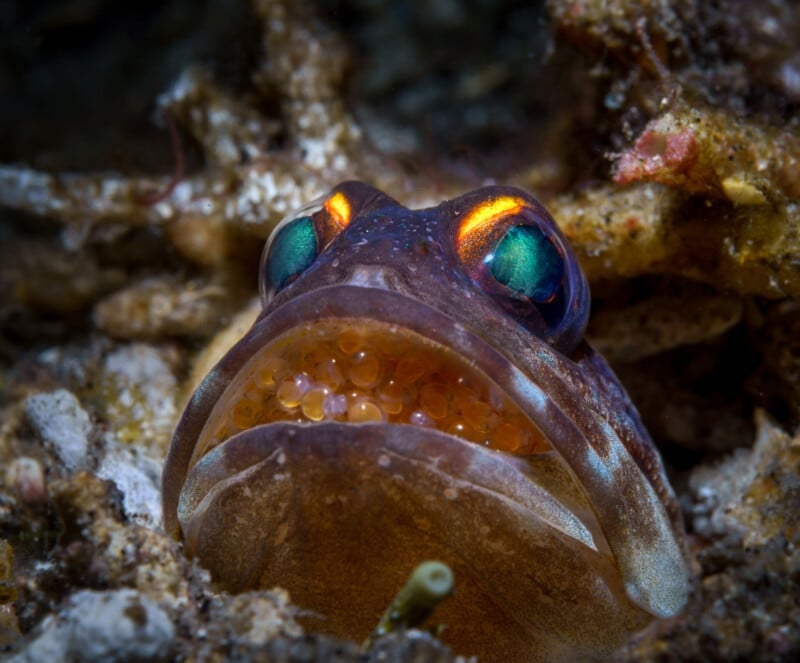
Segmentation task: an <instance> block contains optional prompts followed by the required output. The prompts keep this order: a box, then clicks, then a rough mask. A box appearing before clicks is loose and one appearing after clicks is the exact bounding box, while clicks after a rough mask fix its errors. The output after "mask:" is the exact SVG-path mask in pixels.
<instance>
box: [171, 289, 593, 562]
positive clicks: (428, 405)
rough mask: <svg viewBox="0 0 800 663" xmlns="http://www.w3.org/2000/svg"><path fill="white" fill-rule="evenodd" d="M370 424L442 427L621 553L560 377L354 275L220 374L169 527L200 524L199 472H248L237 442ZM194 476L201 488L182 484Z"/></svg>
mask: <svg viewBox="0 0 800 663" xmlns="http://www.w3.org/2000/svg"><path fill="white" fill-rule="evenodd" d="M532 343H535V341H532ZM542 343H543V342H542ZM544 381H545V382H546V380H544ZM565 421H566V422H567V423H566V425H565V424H564V422H565ZM356 428H362V429H365V428H366V429H368V430H369V431H370V433H369V436H370V439H371V440H372V441H373V442H372V443H373V444H374V445H375V447H376V448H381V445H384V446H386V444H387V440H389V439H391V440H393V444H394V445H395V447H396V449H397V450H398V452H399V450H400V446H398V445H401V446H402V442H401V441H402V440H406V441H407V442H406V447H408V448H411V447H413V446H418V445H421V444H423V442H422V441H423V440H430V441H432V442H431V443H432V444H435V445H436V448H437V449H439V450H440V451H442V452H443V453H445V451H444V450H446V449H450V451H448V452H446V453H452V454H458V455H460V456H462V457H464V458H470V459H471V460H470V461H469V463H470V464H471V465H472V466H474V467H473V469H474V468H475V467H480V468H482V469H481V470H480V472H481V473H483V474H485V475H487V476H488V475H491V476H500V475H503V476H505V477H506V478H505V479H503V481H502V482H500V483H498V485H497V486H496V489H497V490H498V491H500V492H502V491H503V490H504V489H503V488H502V486H503V485H509V477H510V475H509V474H508V473H509V472H510V473H511V474H513V475H514V476H515V477H516V479H515V481H518V482H519V486H518V487H519V494H520V495H522V493H524V492H525V491H526V490H527V489H526V488H525V486H535V488H536V490H535V492H536V494H537V495H538V497H537V498H536V499H535V500H533V501H531V500H529V499H528V498H525V499H522V498H520V499H522V502H525V505H522V502H520V501H519V500H517V499H516V498H513V497H512V498H511V500H512V501H513V502H517V503H518V504H519V505H520V506H521V507H522V508H523V509H524V510H530V508H531V505H532V504H533V503H534V502H536V501H538V502H539V504H540V505H541V504H545V503H547V504H549V505H550V506H548V507H547V508H546V509H544V510H543V511H542V514H545V512H547V513H555V512H559V513H561V514H562V515H560V516H558V517H557V518H554V519H551V518H549V517H545V519H546V520H549V521H550V524H551V525H552V526H553V527H554V528H556V529H558V530H560V531H561V532H562V533H563V534H567V535H568V536H569V537H570V538H573V539H577V540H579V541H580V542H581V543H583V544H584V545H585V546H586V547H587V548H589V549H591V550H593V551H595V553H596V552H600V553H601V554H603V555H607V554H608V546H607V542H606V540H605V537H604V536H603V534H602V529H601V527H600V526H599V524H598V522H597V519H596V515H595V514H594V511H593V508H592V507H591V502H590V500H589V499H588V497H587V494H586V492H585V490H584V488H583V487H582V485H581V482H580V480H579V479H578V478H577V477H576V476H575V473H574V472H573V471H572V470H571V468H570V466H569V463H568V462H567V461H566V460H565V459H564V458H563V454H562V453H561V452H560V449H559V447H560V446H563V445H575V444H580V443H581V442H582V439H581V438H580V437H578V436H579V435H580V432H579V431H578V430H577V429H575V427H574V426H572V425H571V424H570V422H569V419H568V417H566V416H565V415H564V413H563V412H562V411H561V410H560V408H559V407H557V406H556V405H555V404H554V403H553V402H551V399H550V398H549V396H548V394H547V392H546V390H545V389H544V388H543V387H541V386H539V385H538V384H537V383H536V382H535V381H534V380H532V379H531V378H530V377H528V375H527V374H526V373H525V372H524V371H523V370H522V369H520V368H519V367H518V366H517V365H516V364H515V363H514V362H513V361H512V360H511V359H510V358H508V357H507V356H505V355H504V354H503V353H502V352H501V351H500V350H498V349H497V348H496V347H495V346H494V345H492V344H491V343H489V342H488V341H487V340H485V339H484V338H483V337H482V336H481V335H479V334H478V333H476V332H474V331H472V330H470V329H468V328H467V327H466V326H465V325H463V324H461V323H460V322H458V321H456V320H454V319H453V318H452V317H450V316H449V315H447V314H445V313H443V312H441V311H439V310H437V309H435V308H433V307H431V306H429V305H428V304H425V303H423V302H420V301H418V300H416V299H413V298H411V297H408V296H406V295H404V294H402V293H397V292H392V291H388V290H384V289H382V288H375V287H364V286H353V285H334V286H328V287H325V288H321V289H319V290H316V291H314V292H311V293H308V294H304V295H300V296H298V297H296V298H293V299H291V300H289V301H288V302H286V303H285V304H283V305H282V306H280V307H279V308H277V309H275V310H272V311H267V312H266V313H265V314H264V315H263V316H262V317H261V318H260V319H259V320H258V321H257V322H256V324H255V325H254V327H253V328H252V329H251V331H250V332H249V333H248V334H247V335H246V336H245V337H244V338H243V339H242V340H241V341H240V342H239V343H238V344H237V345H236V346H235V347H234V348H233V349H232V350H231V351H230V352H229V353H228V355H226V357H225V358H224V359H223V360H222V361H221V362H220V364H218V365H217V367H216V368H215V369H214V370H213V371H212V372H211V373H210V375H209V376H208V378H207V379H206V381H205V382H204V384H203V385H201V387H200V388H199V389H198V390H197V392H196V393H195V396H194V397H193V400H192V402H191V403H190V404H189V406H188V407H187V409H186V411H185V413H184V416H183V418H182V420H181V422H180V424H179V426H178V428H177V430H176V432H175V437H174V442H173V446H172V448H171V450H170V457H169V458H168V461H167V466H168V468H169V474H170V477H171V479H170V481H166V480H165V482H164V486H163V489H164V504H165V525H166V527H167V528H168V529H170V530H171V531H177V530H178V529H182V530H183V531H184V535H185V534H186V526H187V524H188V522H189V520H190V519H191V518H192V517H193V512H194V510H195V508H196V507H198V506H199V503H200V501H202V499H203V494H204V493H205V492H206V490H207V489H209V488H210V483H208V482H207V481H206V480H202V481H200V483H199V484H198V483H197V482H196V479H197V478H198V477H199V476H200V474H202V471H201V468H202V467H206V468H210V467H211V466H212V465H213V464H214V463H217V462H219V463H222V464H223V465H228V466H229V468H230V469H231V470H232V469H233V465H236V467H237V469H236V470H235V471H236V472H239V471H245V469H246V468H245V466H241V465H239V463H238V461H237V462H236V463H233V464H231V457H232V454H233V453H234V451H233V450H234V449H238V450H240V451H236V452H235V453H236V454H239V455H240V456H242V457H244V456H245V455H247V456H250V457H251V458H252V456H251V455H250V454H249V453H248V454H244V452H243V451H241V450H242V449H243V448H244V447H245V446H250V447H253V446H254V445H256V442H255V441H256V440H257V439H258V438H262V439H266V438H270V439H272V438H273V436H274V435H275V431H287V430H291V431H293V432H292V436H293V439H294V442H295V444H296V445H299V444H300V441H302V444H304V445H310V446H314V445H324V444H325V435H322V434H321V433H322V432H323V431H325V430H330V431H333V430H335V431H337V432H336V433H335V435H336V436H341V435H344V436H345V437H346V436H347V432H346V431H347V430H350V431H354V430H355V429H356ZM359 435H361V433H359ZM359 439H361V438H359ZM275 444H278V442H277V441H276V442H275ZM256 446H257V445H256ZM423 446H424V445H423ZM226 449H227V450H228V451H227V452H226ZM265 453H266V451H265ZM226 454H227V455H226ZM465 454H466V455H465ZM223 461H224V462H223ZM434 462H438V461H435V460H434ZM443 466H444V465H443ZM220 467H221V466H220ZM461 467H462V469H463V467H464V465H462V466H461ZM220 471H221V470H220ZM228 471H229V470H225V472H223V473H222V474H224V473H227V472H228ZM461 471H462V470H461V469H460V470H454V472H456V473H457V472H461ZM222 474H220V475H218V477H221V476H222ZM166 475H167V471H165V476H166ZM189 475H191V476H189ZM212 475H216V470H214V471H210V473H209V474H208V475H207V477H210V476H212ZM192 477H194V479H192ZM184 482H188V483H191V484H193V486H194V487H193V488H191V489H187V490H184V491H183V494H181V492H182V487H183V488H186V486H184ZM200 484H202V485H203V486H204V487H202V488H201V485H200ZM512 492H513V491H512ZM179 503H180V504H179ZM538 510H539V509H538V508H537V509H534V511H538ZM178 511H179V512H180V515H179V516H177V518H176V517H175V516H174V515H173V514H176V512H178ZM542 514H539V515H540V516H541V515H542ZM545 515H546V514H545ZM567 521H569V522H568V523H567ZM179 523H180V524H179Z"/></svg>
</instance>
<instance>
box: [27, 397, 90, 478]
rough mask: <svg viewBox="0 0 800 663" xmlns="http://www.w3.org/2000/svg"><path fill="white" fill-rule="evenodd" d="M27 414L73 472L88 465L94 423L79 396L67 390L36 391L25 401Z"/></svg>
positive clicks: (39, 433) (37, 430)
mask: <svg viewBox="0 0 800 663" xmlns="http://www.w3.org/2000/svg"><path fill="white" fill-rule="evenodd" d="M25 414H26V416H27V418H28V421H29V422H30V424H31V426H33V428H34V430H35V431H36V433H37V434H38V435H39V437H41V438H42V441H43V442H44V443H45V444H46V445H47V446H48V447H50V448H52V449H53V451H55V453H56V455H57V456H58V458H59V460H60V461H61V462H62V463H63V465H64V467H65V468H66V469H67V470H68V471H70V472H74V471H75V470H78V469H81V468H84V467H86V466H87V457H88V451H89V433H90V432H91V430H92V423H91V421H90V420H89V415H88V414H87V413H86V411H85V410H84V409H83V408H82V407H81V404H80V403H79V402H78V399H77V398H76V397H75V396H74V395H73V394H72V393H71V392H69V391H67V390H66V389H56V390H55V391H52V392H50V393H42V394H35V395H34V396H30V397H29V398H28V399H27V401H26V402H25Z"/></svg>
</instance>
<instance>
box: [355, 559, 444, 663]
mask: <svg viewBox="0 0 800 663" xmlns="http://www.w3.org/2000/svg"><path fill="white" fill-rule="evenodd" d="M452 593H453V571H452V570H451V569H450V567H449V566H447V564H444V563H443V562H437V561H427V562H422V564H420V565H419V566H417V568H416V569H414V572H413V573H412V574H411V576H410V577H409V579H408V582H406V584H405V586H404V587H403V589H401V590H400V591H399V592H398V594H397V596H396V597H395V599H394V601H392V604H391V605H390V606H389V608H388V609H387V610H386V612H384V613H383V617H381V620H380V622H378V626H377V627H375V630H374V631H373V632H372V634H371V635H370V636H369V637H368V638H367V640H366V642H365V643H364V648H365V649H367V648H369V647H370V646H371V645H372V643H373V642H375V641H376V640H377V639H378V638H380V637H382V636H384V635H386V634H388V633H392V632H393V631H398V630H404V629H410V628H416V627H418V626H420V625H421V624H422V623H423V622H424V621H425V620H426V619H427V618H428V617H429V616H430V614H431V613H432V612H433V610H434V609H435V608H436V606H437V605H439V603H441V602H442V601H443V600H444V599H446V598H447V597H448V596H450V595H451V594H452Z"/></svg>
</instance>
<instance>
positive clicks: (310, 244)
mask: <svg viewBox="0 0 800 663" xmlns="http://www.w3.org/2000/svg"><path fill="white" fill-rule="evenodd" d="M350 216H351V208H350V201H349V200H348V199H347V197H346V196H345V195H344V194H343V193H342V192H341V191H336V190H334V192H332V193H331V194H329V195H328V196H327V197H322V198H318V199H317V200H314V201H312V202H310V203H308V204H307V205H305V206H303V207H301V208H300V209H299V210H296V211H295V212H293V213H292V214H291V215H289V216H288V217H286V218H285V219H284V220H283V221H281V222H280V223H279V224H278V225H277V226H276V227H275V229H274V230H273V231H272V234H271V235H270V236H269V239H268V240H267V243H266V244H265V246H264V253H263V254H262V256H261V272H260V274H261V278H260V283H259V286H260V288H261V296H262V299H263V300H264V303H268V302H269V301H270V300H271V299H272V298H273V297H274V296H275V294H276V293H278V292H279V291H281V290H283V289H284V288H285V287H286V286H288V285H290V284H291V283H292V281H294V280H295V279H296V278H297V277H299V276H300V275H301V274H302V273H303V272H304V271H305V270H306V269H308V268H309V267H310V266H311V264H312V263H313V262H314V260H316V258H317V256H318V255H319V254H320V253H321V252H322V251H324V250H325V247H326V246H328V244H330V243H331V242H332V241H333V239H334V237H336V236H337V235H338V234H339V233H341V232H342V230H344V229H345V228H346V227H347V225H348V224H349V223H350Z"/></svg>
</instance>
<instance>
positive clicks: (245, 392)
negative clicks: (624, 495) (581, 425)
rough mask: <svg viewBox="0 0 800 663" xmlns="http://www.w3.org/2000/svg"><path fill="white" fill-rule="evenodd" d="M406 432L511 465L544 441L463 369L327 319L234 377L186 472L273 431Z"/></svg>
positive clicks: (295, 333)
mask: <svg viewBox="0 0 800 663" xmlns="http://www.w3.org/2000/svg"><path fill="white" fill-rule="evenodd" d="M322 421H335V422H343V423H376V422H385V423H389V424H411V425H415V426H420V427H426V428H431V429H435V430H438V431H441V432H446V433H449V434H451V435H454V436H456V437H459V438H462V439H465V440H468V441H470V442H473V443H475V444H479V445H482V446H485V447H488V448H490V449H495V450H498V451H504V452H507V453H511V454H514V455H519V456H529V455H532V454H540V453H544V452H548V451H551V450H552V447H551V445H550V444H549V442H548V441H547V438H546V437H545V435H544V433H543V432H542V431H541V430H540V429H539V428H538V427H537V426H536V425H535V424H534V423H533V422H532V421H531V420H530V419H529V418H528V417H527V416H526V415H525V414H524V413H523V412H522V411H521V410H520V408H519V407H518V406H517V405H516V404H515V403H514V402H513V400H512V399H511V398H509V397H508V395H507V394H506V393H505V392H504V391H503V390H502V389H501V388H500V387H499V386H498V385H497V384H496V383H495V382H494V381H493V380H492V379H491V378H490V377H489V376H488V375H486V373H484V372H483V371H481V370H480V369H478V368H476V367H475V366H474V365H472V364H471V363H470V362H469V361H468V360H466V359H465V358H463V357H462V356H460V355H459V354H458V353H456V352H454V351H453V350H451V349H449V348H447V347H446V346H444V345H442V344H440V343H437V342H435V341H432V340H430V339H428V338H425V337H423V336H422V335H420V334H418V333H416V332H414V331H411V330H409V329H407V328H404V327H400V326H398V325H396V324H390V323H386V322H379V321H374V320H366V321H365V320H364V319H358V318H326V319H322V320H319V321H315V322H311V323H305V324H302V325H299V326H296V327H294V328H292V329H290V330H288V331H286V332H284V333H283V334H281V335H279V336H278V337H276V338H275V339H273V340H272V341H270V342H269V343H268V344H266V345H265V346H264V347H263V348H261V349H260V350H259V351H258V352H256V353H255V354H254V355H253V356H252V357H251V358H250V359H249V360H248V361H247V363H246V364H245V365H244V366H243V367H242V368H241V370H240V371H239V372H238V374H237V375H236V377H235V378H234V379H233V381H232V382H231V383H230V384H229V385H228V387H227V389H226V390H225V393H224V394H223V395H222V396H221V398H220V399H219V400H218V402H217V404H216V405H215V407H214V409H213V411H212V412H211V415H210V417H209V418H208V420H207V422H206V424H205V426H204V427H203V430H202V432H201V434H200V438H199V440H198V444H197V446H196V447H195V451H194V459H193V463H194V462H195V461H196V460H197V459H199V458H200V457H202V456H204V455H205V454H207V453H208V452H209V451H210V450H211V449H213V448H214V447H216V446H218V445H219V444H221V443H222V442H224V441H225V440H227V439H229V438H231V437H233V436H234V435H236V434H238V433H240V432H242V431H244V430H247V429H250V428H254V427H256V426H259V425H262V424H269V423H275V422H300V423H302V422H308V423H311V422H322Z"/></svg>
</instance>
